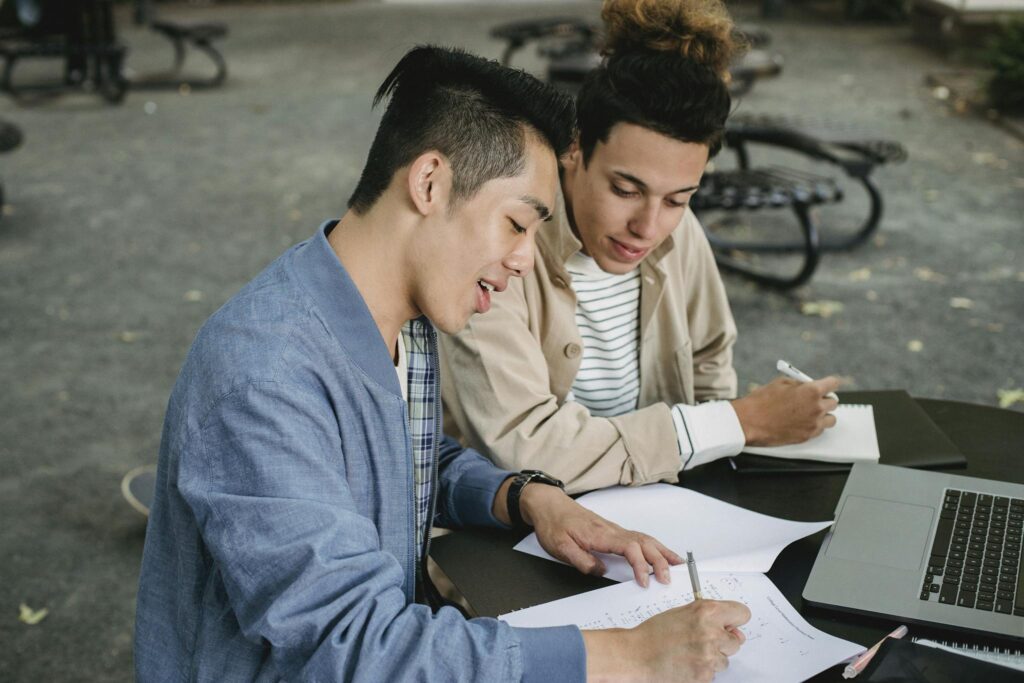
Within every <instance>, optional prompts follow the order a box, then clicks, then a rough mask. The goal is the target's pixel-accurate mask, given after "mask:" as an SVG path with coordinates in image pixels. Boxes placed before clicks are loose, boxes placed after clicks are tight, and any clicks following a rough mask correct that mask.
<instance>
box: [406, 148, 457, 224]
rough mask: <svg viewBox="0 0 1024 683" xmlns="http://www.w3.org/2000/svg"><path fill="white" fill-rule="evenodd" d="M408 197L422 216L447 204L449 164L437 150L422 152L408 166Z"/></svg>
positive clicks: (450, 178) (450, 187) (449, 184)
mask: <svg viewBox="0 0 1024 683" xmlns="http://www.w3.org/2000/svg"><path fill="white" fill-rule="evenodd" d="M408 183H409V188H408V189H409V198H410V199H411V200H412V204H413V206H414V207H416V211H417V212H418V213H419V214H420V215H423V216H427V215H429V214H431V213H436V212H437V211H439V210H441V209H444V208H445V207H447V206H448V196H449V195H450V194H451V189H452V173H451V164H450V163H448V158H447V157H445V156H444V155H443V154H441V153H440V152H437V151H429V152H424V153H423V154H421V155H419V156H418V157H416V159H415V160H413V162H412V164H411V165H410V166H409V176H408Z"/></svg>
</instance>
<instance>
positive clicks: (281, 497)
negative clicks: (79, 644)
mask: <svg viewBox="0 0 1024 683" xmlns="http://www.w3.org/2000/svg"><path fill="white" fill-rule="evenodd" d="M332 226H333V224H330V223H326V224H324V225H323V226H321V228H320V230H318V231H317V234H316V235H315V236H314V237H313V238H312V239H311V240H309V241H308V242H304V243H302V244H299V245H297V246H296V247H294V248H292V249H291V250H289V251H288V252H286V253H285V254H284V255H283V256H281V257H280V258H279V259H277V260H276V261H275V262H274V263H272V264H271V265H270V266H268V267H267V269H266V270H265V271H264V272H263V273H262V274H260V275H259V276H258V277H256V279H254V280H253V281H252V282H250V283H249V284H248V285H246V287H245V288H243V289H242V291H241V292H239V293H238V294H237V295H236V296H235V297H233V298H232V299H231V300H230V301H229V302H228V303H227V304H225V305H224V307H223V308H221V309H220V310H219V311H217V313H215V314H214V315H213V317H211V318H210V320H209V321H208V322H207V323H206V324H205V325H204V326H203V328H202V330H200V332H199V335H198V336H197V338H196V341H195V343H194V344H193V346H192V349H191V350H190V351H189V354H188V358H187V359H186V361H185V364H184V367H183V368H182V371H181V375H180V376H179V378H178V382H177V384H176V385H175V387H174V391H173V392H172V394H171V399H170V403H169V405H168V408H167V417H166V420H165V422H164V430H163V436H162V441H161V446H160V461H159V468H158V473H157V490H156V499H155V501H154V504H153V509H152V513H151V516H150V520H149V528H148V531H147V535H146V546H145V553H144V557H143V563H142V576H141V580H140V584H139V595H138V606H137V614H136V627H135V667H136V678H137V680H140V681H172V680H173V681H218V682H223V683H230V682H233V681H254V680H255V681H276V680H290V681H343V680H344V681H387V682H390V681H405V680H422V681H434V680H446V681H518V680H524V681H558V682H559V683H565V682H568V681H576V680H583V678H584V676H585V652H584V648H583V640H582V636H581V634H580V632H579V630H578V629H576V628H575V627H560V628H552V629H516V628H511V627H509V626H508V625H507V624H505V623H502V622H499V621H497V620H495V619H483V618H482V619H472V620H466V619H465V618H463V617H462V615H461V614H459V613H458V612H457V611H456V610H455V609H453V608H450V607H444V608H441V609H440V610H438V611H437V612H436V613H434V612H432V611H431V609H430V608H429V607H427V606H425V605H421V604H417V603H415V602H414V596H415V592H416V588H417V581H418V575H417V572H418V570H419V567H420V561H419V557H418V553H417V549H416V541H415V539H416V532H415V515H414V499H413V496H414V491H413V471H412V468H413V456H412V451H411V445H410V441H409V424H408V416H407V412H406V406H405V402H404V401H403V400H402V397H401V393H400V388H399V385H398V379H397V377H396V374H395V369H394V366H393V364H392V362H391V355H390V353H389V352H388V350H387V348H386V345H385V344H384V341H383V340H382V338H381V336H380V333H379V331H378V329H377V327H376V325H375V323H374V321H373V319H372V317H371V316H370V312H369V310H368V309H367V307H366V304H365V302H364V301H363V299H362V297H361V296H360V295H359V292H358V290H357V289H356V287H355V285H354V283H353V282H352V280H351V279H350V278H349V277H348V274H347V273H346V272H345V270H344V268H342V266H341V264H340V262H339V261H338V259H337V257H336V256H335V254H334V252H333V251H332V250H331V248H330V245H329V244H328V243H327V239H326V232H329V230H330V228H331V227H332ZM439 422H440V421H439V420H438V424H439ZM506 476H508V475H507V473H506V472H503V471H501V470H498V469H496V468H495V467H494V466H493V465H492V464H491V463H490V462H489V461H487V460H485V459H484V458H483V457H482V456H480V455H479V454H478V453H476V452H475V451H472V450H464V449H462V448H461V447H459V445H458V444H457V443H456V442H454V441H453V440H451V439H444V440H443V442H442V443H441V447H440V454H439V462H438V481H437V482H436V483H435V486H434V487H433V490H434V491H435V492H436V493H435V496H436V501H435V510H436V520H437V523H439V524H442V525H445V526H454V527H458V526H463V525H490V526H500V522H498V521H497V520H496V519H495V518H494V517H493V515H492V513H491V504H492V501H493V499H494V496H495V494H496V492H497V489H498V488H499V486H500V484H501V482H502V481H503V480H504V479H505V477H506Z"/></svg>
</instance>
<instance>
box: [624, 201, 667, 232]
mask: <svg viewBox="0 0 1024 683" xmlns="http://www.w3.org/2000/svg"><path fill="white" fill-rule="evenodd" d="M659 208H660V207H659V205H658V203H656V202H648V203H646V204H644V206H643V207H642V208H641V209H640V210H638V211H637V212H636V213H635V214H633V217H632V218H631V219H630V221H629V231H630V232H631V233H633V234H634V235H636V236H637V237H641V238H643V239H651V238H653V237H654V236H655V235H656V234H657V232H658V214H659Z"/></svg>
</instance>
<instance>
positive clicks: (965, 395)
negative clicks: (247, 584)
mask: <svg viewBox="0 0 1024 683" xmlns="http://www.w3.org/2000/svg"><path fill="white" fill-rule="evenodd" d="M596 7H597V4H596V3H593V2H584V3H553V2H551V3H544V4H542V5H541V4H538V5H529V4H524V3H513V4H503V5H502V6H498V5H497V3H480V4H450V5H431V4H427V3H422V2H420V3H412V4H375V3H374V4H371V3H350V4H346V3H329V4H314V3H309V4H303V3H291V2H289V3H283V4H279V5H275V4H268V3H259V4H254V5H244V4H241V5H216V6H214V5H210V6H195V5H173V4H171V5H166V4H161V6H160V11H161V14H162V15H163V16H164V17H167V18H183V19H196V20H218V21H224V22H226V23H227V24H228V25H229V26H230V35H229V36H228V38H227V39H226V40H225V41H224V43H223V48H224V52H225V54H226V56H227V59H228V63H229V68H230V76H229V80H228V83H227V85H226V86H225V87H223V88H221V89H217V90H212V91H208V92H201V93H200V92H195V93H192V94H189V95H183V94H179V93H177V92H174V91H171V92H163V93H153V92H149V93H146V92H134V93H129V94H128V96H127V98H126V100H125V101H124V103H123V104H122V105H120V106H109V105H106V104H104V103H103V102H102V101H101V100H100V99H99V98H96V97H94V96H89V95H75V96H67V97H63V98H61V99H59V100H54V101H52V102H50V103H47V104H45V105H42V106H36V107H31V108H26V107H21V106H18V105H16V104H14V103H13V102H11V101H10V100H9V99H0V117H2V118H5V119H8V120H10V121H12V122H14V123H16V124H17V125H19V126H20V127H21V128H22V130H23V131H24V134H25V142H24V144H23V145H22V147H21V148H20V149H18V150H17V151H15V152H13V153H11V154H7V155H4V156H3V157H0V175H2V180H3V182H4V185H5V189H6V193H7V201H8V207H7V208H6V211H5V215H4V216H3V218H2V220H0V377H2V378H3V381H2V385H0V386H2V387H3V390H2V392H0V519H2V520H3V524H2V525H0V549H2V553H3V561H2V562H0V643H3V647H2V651H0V680H3V681H77V680H87V681H106V680H111V681H119V680H128V679H130V678H131V634H132V624H133V615H134V604H135V603H134V600H135V589H136V581H137V578H138V563H139V558H140V555H141V550H142V543H143V535H144V520H143V519H142V517H141V516H139V515H138V514H137V513H135V512H133V511H132V510H131V509H129V508H128V506H127V505H126V504H125V503H124V501H123V500H122V498H121V495H120V492H119V482H120V479H121V476H122V475H123V474H124V472H126V471H127V470H129V469H131V468H132V467H135V466H137V465H140V464H146V463H150V462H153V461H154V460H155V457H156V453H157V446H158V440H159V435H160V425H161V421H162V418H163V411H164V408H165V405H166V400H167V397H168V395H169V392H170V388H171V385H172V383H173V381H174V379H175V376H176V374H177V372H178V368H179V366H180V364H181V362H182V359H183V357H184V354H185V352H186V350H187V348H188V346H189V344H190V342H191V340H192V338H193V336H194V334H195V332H196V330H197V329H198V327H199V326H200V325H201V324H202V322H203V320H204V319H205V318H206V317H207V316H209V315H210V313H212V312H213V311H214V310H215V309H216V308H217V307H218V306H219V305H220V304H221V303H223V302H224V301H225V300H226V299H227V298H228V297H230V296H231V294H233V293H234V292H235V291H236V290H237V289H238V288H239V287H240V286H241V285H242V284H243V283H245V282H246V281H247V280H248V279H250V278H251V277H252V276H253V275H255V274H256V273H257V272H258V271H259V270H260V269H261V268H262V267H263V266H264V265H265V264H266V263H268V262H269V261H270V260H272V259H273V258H274V257H275V256H277V255H278V253H280V252H281V251H282V250H283V249H284V248H285V247H287V246H288V245H290V244H292V243H294V242H296V241H299V240H301V239H304V238H306V237H307V236H309V235H310V234H312V233H313V231H314V230H315V228H316V226H317V225H318V224H319V223H320V222H321V221H322V220H323V219H326V218H330V217H335V216H338V215H339V214H340V213H341V212H342V210H343V207H344V203H345V200H346V199H347V196H348V193H349V191H350V189H351V188H352V187H353V185H354V183H355V181H356V179H357V174H358V172H359V170H360V168H361V166H362V163H363V160H364V156H365V153H366V150H367V147H368V145H369V142H370V139H371V137H372V135H373V132H374V130H375V126H376V121H377V118H376V114H375V113H372V112H371V111H370V107H369V103H370V99H371V97H372V94H373V92H374V90H375V88H376V86H377V85H378V84H379V82H380V81H381V80H382V78H383V77H384V76H385V75H386V73H387V72H388V70H389V69H390V67H391V66H392V65H393V64H394V63H395V62H396V61H397V59H398V58H399V57H400V56H401V55H402V54H403V53H404V52H405V51H406V50H407V49H408V48H409V47H411V46H412V45H414V44H417V43H423V42H437V43H443V44H452V45H461V46H463V47H466V48H468V49H469V50H472V51H475V52H478V53H480V54H483V55H487V56H493V57H497V56H498V55H499V54H500V51H501V47H502V46H501V45H500V44H499V43H498V42H496V41H494V40H492V39H490V38H489V37H488V29H489V28H490V27H491V26H493V25H494V24H496V23H499V22H503V21H508V20H513V19H519V18H526V17H535V16H543V15H548V14H552V15H554V14H579V15H583V16H593V15H594V14H595V12H596ZM124 9H125V10H127V8H124ZM735 11H736V13H737V15H738V16H740V17H741V18H742V17H747V18H756V6H754V5H738V6H736V7H735ZM765 25H766V26H767V27H768V28H769V29H770V30H771V31H772V34H773V36H774V43H773V48H772V49H773V50H775V51H777V52H779V53H781V54H783V55H784V57H785V60H786V65H785V70H784V73H783V75H782V76H781V77H780V78H778V79H776V80H773V81H768V82H763V83H759V84H758V85H757V86H756V87H755V89H754V91H753V92H752V93H751V94H750V95H748V96H747V97H746V98H745V99H744V100H743V101H742V102H741V103H740V104H739V109H740V110H741V111H757V112H771V113H784V114H800V115H801V116H804V117H807V118H809V119H813V120H815V121H818V122H823V123H826V124H831V125H837V126H839V125H841V126H849V127H853V128H856V129H857V130H860V131H866V132H868V133H870V134H873V135H874V136H876V137H888V138H892V139H896V140H900V141H902V142H903V143H904V144H905V145H906V147H907V149H908V151H909V154H910V158H909V161H908V162H907V163H905V164H903V165H898V166H888V167H883V168H881V169H880V170H879V171H877V173H876V179H877V181H878V183H879V185H880V186H881V187H882V188H883V191H884V194H885V198H886V202H887V213H886V216H885V218H884V222H883V224H882V227H881V229H880V231H879V233H878V239H877V240H875V241H874V242H873V243H872V244H869V245H866V246H865V247H863V248H861V249H858V250H856V251H853V252H850V253H844V254H829V255H826V256H825V257H824V259H823V261H822V264H821V266H820V267H819V269H818V271H817V273H816V275H815V276H814V279H813V280H812V281H811V282H810V284H808V285H807V286H805V287H803V288H801V289H800V290H797V291H795V292H791V293H788V294H780V293H774V292H770V291H766V290H764V289H761V288H758V287H755V286H753V285H751V284H749V283H748V282H746V281H744V280H742V279H740V278H737V277H734V276H728V275H727V276H726V284H727V287H728V290H729V294H730V297H731V299H732V303H733V310H734V313H735V316H736V319H737V322H738V325H739V329H740V340H739V344H738V345H737V348H736V365H737V368H738V370H739V374H740V378H741V387H743V388H745V387H746V386H748V385H749V384H752V383H763V382H766V381H768V380H769V379H771V377H772V376H773V374H774V372H773V366H774V362H775V360H776V359H777V358H780V357H781V358H786V359H788V360H790V361H792V362H793V363H795V364H797V365H798V366H800V367H801V368H803V369H804V370H805V371H807V372H808V373H810V374H813V375H820V374H826V373H829V372H832V373H837V374H840V375H842V376H844V377H846V378H848V382H849V384H848V386H849V388H856V389H883V388H904V389H907V390H908V391H910V393H912V394H913V395H915V396H922V397H937V398H948V399H955V400H961V401H970V402H975V403H982V404H986V405H996V404H997V402H998V392H999V390H1012V389H1016V388H1019V387H1021V386H1024V343H1022V333H1024V259H1022V251H1024V239H1022V237H1024V219H1022V216H1024V143H1022V142H1021V141H1020V140H1018V139H1016V138H1014V137H1012V136H1011V135H1009V134H1008V133H1007V132H1005V131H1004V130H1002V129H1000V128H998V127H996V126H994V125H992V124H990V123H989V122H987V121H985V120H983V119H981V118H974V117H970V116H964V115H959V114H957V113H955V112H954V111H953V110H951V109H950V107H948V106H947V104H946V103H945V102H943V101H941V100H939V99H937V98H936V97H935V96H934V93H933V89H932V88H931V87H929V86H927V85H926V84H925V78H926V75H927V74H928V73H929V72H931V71H934V70H939V69H942V68H944V67H945V64H944V62H943V58H942V57H941V56H939V55H938V54H936V53H934V52H931V51H929V50H927V49H925V48H923V47H921V46H919V45H918V44H916V43H915V42H914V41H913V40H912V39H911V35H910V31H909V29H908V28H907V27H906V26H905V25H900V24H890V23H878V24H864V23H856V24H853V23H848V22H846V21H844V20H843V17H842V13H841V11H839V10H834V8H833V7H832V5H831V4H830V3H827V2H826V3H815V5H814V6H813V7H812V8H811V9H808V10H803V11H801V10H799V9H795V10H793V11H790V12H789V13H788V15H787V16H786V17H785V18H784V19H781V20H777V21H774V22H772V23H770V24H765ZM118 26H119V29H120V31H121V34H122V38H123V40H124V41H125V42H126V43H127V44H128V45H129V47H130V52H129V56H128V63H129V65H130V66H132V67H133V68H136V69H138V70H145V69H147V68H150V67H157V66H159V65H161V64H162V63H164V61H165V60H166V59H169V53H168V52H167V50H168V48H167V46H166V45H165V44H163V43H162V42H160V39H159V38H157V37H154V36H152V35H151V34H148V33H146V32H145V31H143V30H141V29H137V28H134V27H132V26H131V24H130V18H129V15H128V13H127V11H125V13H124V14H120V15H119V16H118ZM521 65H522V66H524V67H527V68H531V69H536V68H538V67H539V66H540V62H539V61H537V59H536V58H535V57H533V56H531V55H529V54H527V55H525V56H524V58H523V59H522V61H521ZM849 206H850V208H851V209H852V207H854V200H853V198H851V200H850V203H849ZM843 210H844V209H842V208H841V209H840V212H839V214H838V215H836V216H835V219H836V220H837V221H839V220H841V219H842V218H843V217H844V215H843V214H842V212H843ZM823 302H825V303H823ZM806 304H812V305H811V306H807V305H806ZM815 304H817V306H815ZM815 308H817V310H818V311H827V312H830V313H831V314H830V315H828V316H827V317H823V316H822V315H815V314H808V313H809V312H811V311H813V310H814V309H815ZM1022 408H1024V404H1022V403H1017V404H1015V405H1013V406H1011V409H1013V410H1018V411H1019V410H1022ZM20 603H26V604H27V605H29V606H30V607H32V608H34V609H42V608H46V609H48V610H49V613H48V615H47V616H46V618H45V619H43V620H42V621H41V622H39V623H38V624H36V625H32V626H30V625H27V624H25V623H22V622H20V621H19V619H18V613H19V610H18V607H19V604H20Z"/></svg>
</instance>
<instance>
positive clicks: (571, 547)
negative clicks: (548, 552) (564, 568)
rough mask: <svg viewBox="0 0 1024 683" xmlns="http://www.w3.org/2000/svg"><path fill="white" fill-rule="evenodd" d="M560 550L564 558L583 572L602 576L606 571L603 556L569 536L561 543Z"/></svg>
mask: <svg viewBox="0 0 1024 683" xmlns="http://www.w3.org/2000/svg"><path fill="white" fill-rule="evenodd" d="M558 550H559V553H560V554H561V556H562V559H563V560H565V561H566V562H568V563H569V564H571V565H572V566H573V567H576V569H578V570H579V571H580V572H582V573H583V574H594V575H596V576H600V575H602V574H604V573H605V571H606V568H605V566H604V562H602V561H601V558H599V557H596V556H595V555H593V554H591V553H590V552H588V551H587V550H584V549H583V548H581V547H580V546H579V545H578V544H577V543H576V542H575V541H574V540H573V539H571V538H567V539H566V540H565V541H564V542H563V543H561V544H559V546H558Z"/></svg>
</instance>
